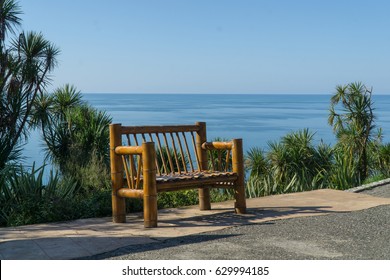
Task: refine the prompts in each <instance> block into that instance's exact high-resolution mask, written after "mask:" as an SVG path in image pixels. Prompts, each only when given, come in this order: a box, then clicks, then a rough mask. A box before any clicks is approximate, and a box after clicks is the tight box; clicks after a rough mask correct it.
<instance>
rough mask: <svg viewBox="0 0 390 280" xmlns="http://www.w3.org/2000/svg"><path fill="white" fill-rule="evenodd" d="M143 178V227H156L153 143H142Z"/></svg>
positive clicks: (154, 152)
mask: <svg viewBox="0 0 390 280" xmlns="http://www.w3.org/2000/svg"><path fill="white" fill-rule="evenodd" d="M142 149H143V153H142V157H143V180H144V227H145V228H151V227H157V186H156V171H157V170H156V151H155V149H154V143H153V142H148V143H143V144H142Z"/></svg>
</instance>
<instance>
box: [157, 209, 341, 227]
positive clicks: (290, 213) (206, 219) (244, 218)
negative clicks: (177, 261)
mask: <svg viewBox="0 0 390 280" xmlns="http://www.w3.org/2000/svg"><path fill="white" fill-rule="evenodd" d="M330 209H332V207H331V206H321V207H317V206H307V207H296V206H293V207H289V206H287V207H265V208H248V209H247V213H246V214H235V213H234V212H233V211H232V209H231V208H222V209H221V208H220V209H217V210H213V211H218V212H219V213H214V214H207V211H204V212H203V211H202V215H198V216H192V217H188V218H177V219H176V218H175V219H172V218H170V219H167V218H164V213H159V217H160V218H161V219H160V223H159V228H169V227H172V226H175V227H199V226H206V227H207V226H210V227H215V226H241V225H249V224H253V223H261V222H265V221H270V220H278V219H286V218H293V217H298V216H312V215H321V214H328V213H335V211H334V210H330ZM337 212H339V213H341V212H344V211H337Z"/></svg>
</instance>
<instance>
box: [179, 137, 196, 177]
mask: <svg viewBox="0 0 390 280" xmlns="http://www.w3.org/2000/svg"><path fill="white" fill-rule="evenodd" d="M182 135H183V139H184V145H185V147H186V152H187V155H188V161H189V163H190V167H191V171H192V172H194V165H193V164H192V158H191V153H190V150H189V149H188V143H187V138H186V135H185V133H184V132H182Z"/></svg>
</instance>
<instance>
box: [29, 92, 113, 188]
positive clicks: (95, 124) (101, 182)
mask: <svg viewBox="0 0 390 280" xmlns="http://www.w3.org/2000/svg"><path fill="white" fill-rule="evenodd" d="M34 116H35V118H34V119H33V120H34V122H33V125H34V126H35V127H40V128H41V131H42V135H43V139H44V141H45V143H46V155H47V158H48V159H50V160H51V161H52V162H53V163H54V164H55V165H57V166H58V168H59V170H60V171H61V174H62V175H64V176H68V177H71V178H73V179H75V180H76V181H77V182H78V184H79V185H80V188H81V189H82V191H84V192H88V191H91V190H92V191H94V190H96V189H97V188H103V189H107V188H108V187H109V174H108V163H109V151H108V146H109V143H108V142H109V131H108V125H109V124H110V123H111V118H110V117H109V116H108V115H107V114H106V113H105V112H102V111H99V110H96V109H94V108H92V107H90V106H88V105H87V104H85V103H84V102H83V101H82V95H81V93H80V92H79V91H77V89H76V88H75V87H74V86H71V85H65V86H64V87H62V88H58V89H56V90H55V92H54V93H53V94H52V95H48V94H46V93H45V94H40V96H39V98H38V99H37V100H36V102H35V103H34Z"/></svg>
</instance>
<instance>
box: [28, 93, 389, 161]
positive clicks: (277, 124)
mask: <svg viewBox="0 0 390 280" xmlns="http://www.w3.org/2000/svg"><path fill="white" fill-rule="evenodd" d="M373 98H374V102H375V109H376V110H375V113H376V116H377V125H378V126H381V127H382V128H383V132H384V141H385V142H390V111H389V110H388V108H390V95H378V96H374V97H373ZM84 99H85V100H87V101H88V102H89V103H90V104H91V105H92V106H94V107H96V108H98V109H101V110H105V111H106V112H107V113H108V114H109V115H111V116H112V117H113V121H114V122H116V123H122V124H123V125H148V124H149V125H160V124H161V125H162V124H192V123H195V122H196V121H205V122H206V123H207V133H208V135H207V136H208V139H209V140H211V139H213V138H214V137H223V138H228V139H230V138H243V140H244V149H245V150H248V149H249V148H251V147H255V146H258V147H262V148H265V149H266V148H267V143H268V142H269V141H274V140H278V139H279V138H280V137H282V136H283V135H285V134H286V133H288V132H291V131H296V130H298V129H303V128H309V129H310V130H311V131H312V132H316V134H315V140H316V141H318V142H319V141H320V140H321V139H322V140H323V141H324V142H326V143H329V144H332V143H334V142H335V139H334V136H333V133H332V129H331V127H330V126H329V125H328V123H327V118H328V109H329V105H330V95H291V94H288V95H238V94H235V95H221V94H215V95H213V94H207V95H206V94H202V95H195V94H185V95H177V94H85V95H84ZM41 145H42V144H41V140H40V137H39V134H38V133H37V132H34V133H32V135H31V138H30V141H29V143H28V144H27V145H26V147H25V155H26V157H27V158H26V160H25V162H26V163H27V164H31V163H32V162H33V161H36V162H37V164H38V165H41V164H42V162H43V154H44V153H43V150H42V147H41Z"/></svg>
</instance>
